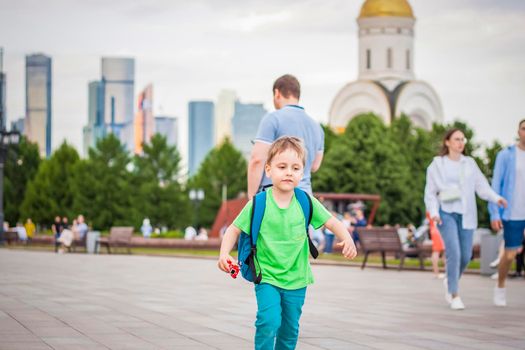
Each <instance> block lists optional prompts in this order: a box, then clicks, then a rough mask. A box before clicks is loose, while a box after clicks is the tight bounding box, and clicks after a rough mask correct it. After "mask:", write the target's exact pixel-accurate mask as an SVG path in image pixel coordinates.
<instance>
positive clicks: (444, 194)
mask: <svg viewBox="0 0 525 350" xmlns="http://www.w3.org/2000/svg"><path fill="white" fill-rule="evenodd" d="M460 199H461V189H460V188H459V187H457V186H455V187H449V188H446V189H444V190H442V191H440V192H439V200H440V201H441V202H443V203H448V202H453V201H457V200H460Z"/></svg>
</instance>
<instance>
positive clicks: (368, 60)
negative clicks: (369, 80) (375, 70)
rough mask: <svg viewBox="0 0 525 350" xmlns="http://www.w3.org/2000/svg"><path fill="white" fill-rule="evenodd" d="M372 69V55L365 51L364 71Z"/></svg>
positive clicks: (367, 50)
mask: <svg viewBox="0 0 525 350" xmlns="http://www.w3.org/2000/svg"><path fill="white" fill-rule="evenodd" d="M370 68H372V53H371V52H370V49H366V69H370Z"/></svg>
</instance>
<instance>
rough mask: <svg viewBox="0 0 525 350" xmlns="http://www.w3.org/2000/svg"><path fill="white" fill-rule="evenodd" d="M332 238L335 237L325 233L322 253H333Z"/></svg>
mask: <svg viewBox="0 0 525 350" xmlns="http://www.w3.org/2000/svg"><path fill="white" fill-rule="evenodd" d="M334 238H335V235H334V234H333V233H325V234H324V243H325V247H324V252H325V253H331V252H333V251H334Z"/></svg>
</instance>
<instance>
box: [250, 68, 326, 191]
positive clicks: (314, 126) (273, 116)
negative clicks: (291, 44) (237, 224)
mask: <svg viewBox="0 0 525 350" xmlns="http://www.w3.org/2000/svg"><path fill="white" fill-rule="evenodd" d="M272 92H273V104H274V106H275V109H276V110H275V111H274V112H271V113H268V114H267V115H265V116H264V117H263V119H262V120H261V123H260V125H259V129H258V130H257V136H256V137H255V140H254V145H253V148H252V153H251V156H250V161H249V163H248V199H251V198H252V197H253V196H254V195H255V194H256V193H257V192H259V191H260V190H261V189H262V188H264V187H266V186H269V185H271V183H272V182H271V179H270V178H269V177H268V176H266V175H265V174H264V165H265V164H266V158H267V156H268V150H269V149H270V146H271V144H272V143H273V142H274V141H275V140H277V139H278V138H279V137H281V136H295V137H297V138H299V139H301V140H302V141H303V143H304V146H305V148H306V151H307V152H306V163H305V167H304V174H303V177H302V179H301V180H300V182H299V185H298V187H299V188H300V189H302V190H304V191H306V192H308V193H309V194H312V184H311V173H313V172H315V171H317V170H318V169H319V167H320V166H321V162H322V160H323V152H324V132H323V129H322V128H321V125H320V124H319V122H317V121H316V120H314V119H312V118H311V117H310V116H309V115H308V114H306V112H305V110H304V108H303V107H301V106H299V98H300V96H301V86H300V84H299V81H298V80H297V78H296V77H294V76H292V75H289V74H286V75H283V76H282V77H280V78H278V79H277V80H276V81H275V83H274V84H273V89H272Z"/></svg>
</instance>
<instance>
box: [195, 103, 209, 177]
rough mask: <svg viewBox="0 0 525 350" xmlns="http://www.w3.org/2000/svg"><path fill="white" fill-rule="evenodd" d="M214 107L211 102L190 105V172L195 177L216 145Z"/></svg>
mask: <svg viewBox="0 0 525 350" xmlns="http://www.w3.org/2000/svg"><path fill="white" fill-rule="evenodd" d="M213 113H214V105H213V102H211V101H192V102H190V103H189V104H188V128H189V134H188V143H189V144H188V155H189V157H188V158H189V159H188V171H189V175H190V176H192V175H194V174H195V173H196V172H197V170H198V169H199V166H200V164H201V162H202V161H203V160H204V158H205V157H206V155H207V154H208V152H209V151H210V150H211V149H212V148H213V146H214V144H215V137H214V133H215V126H214V115H213Z"/></svg>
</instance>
